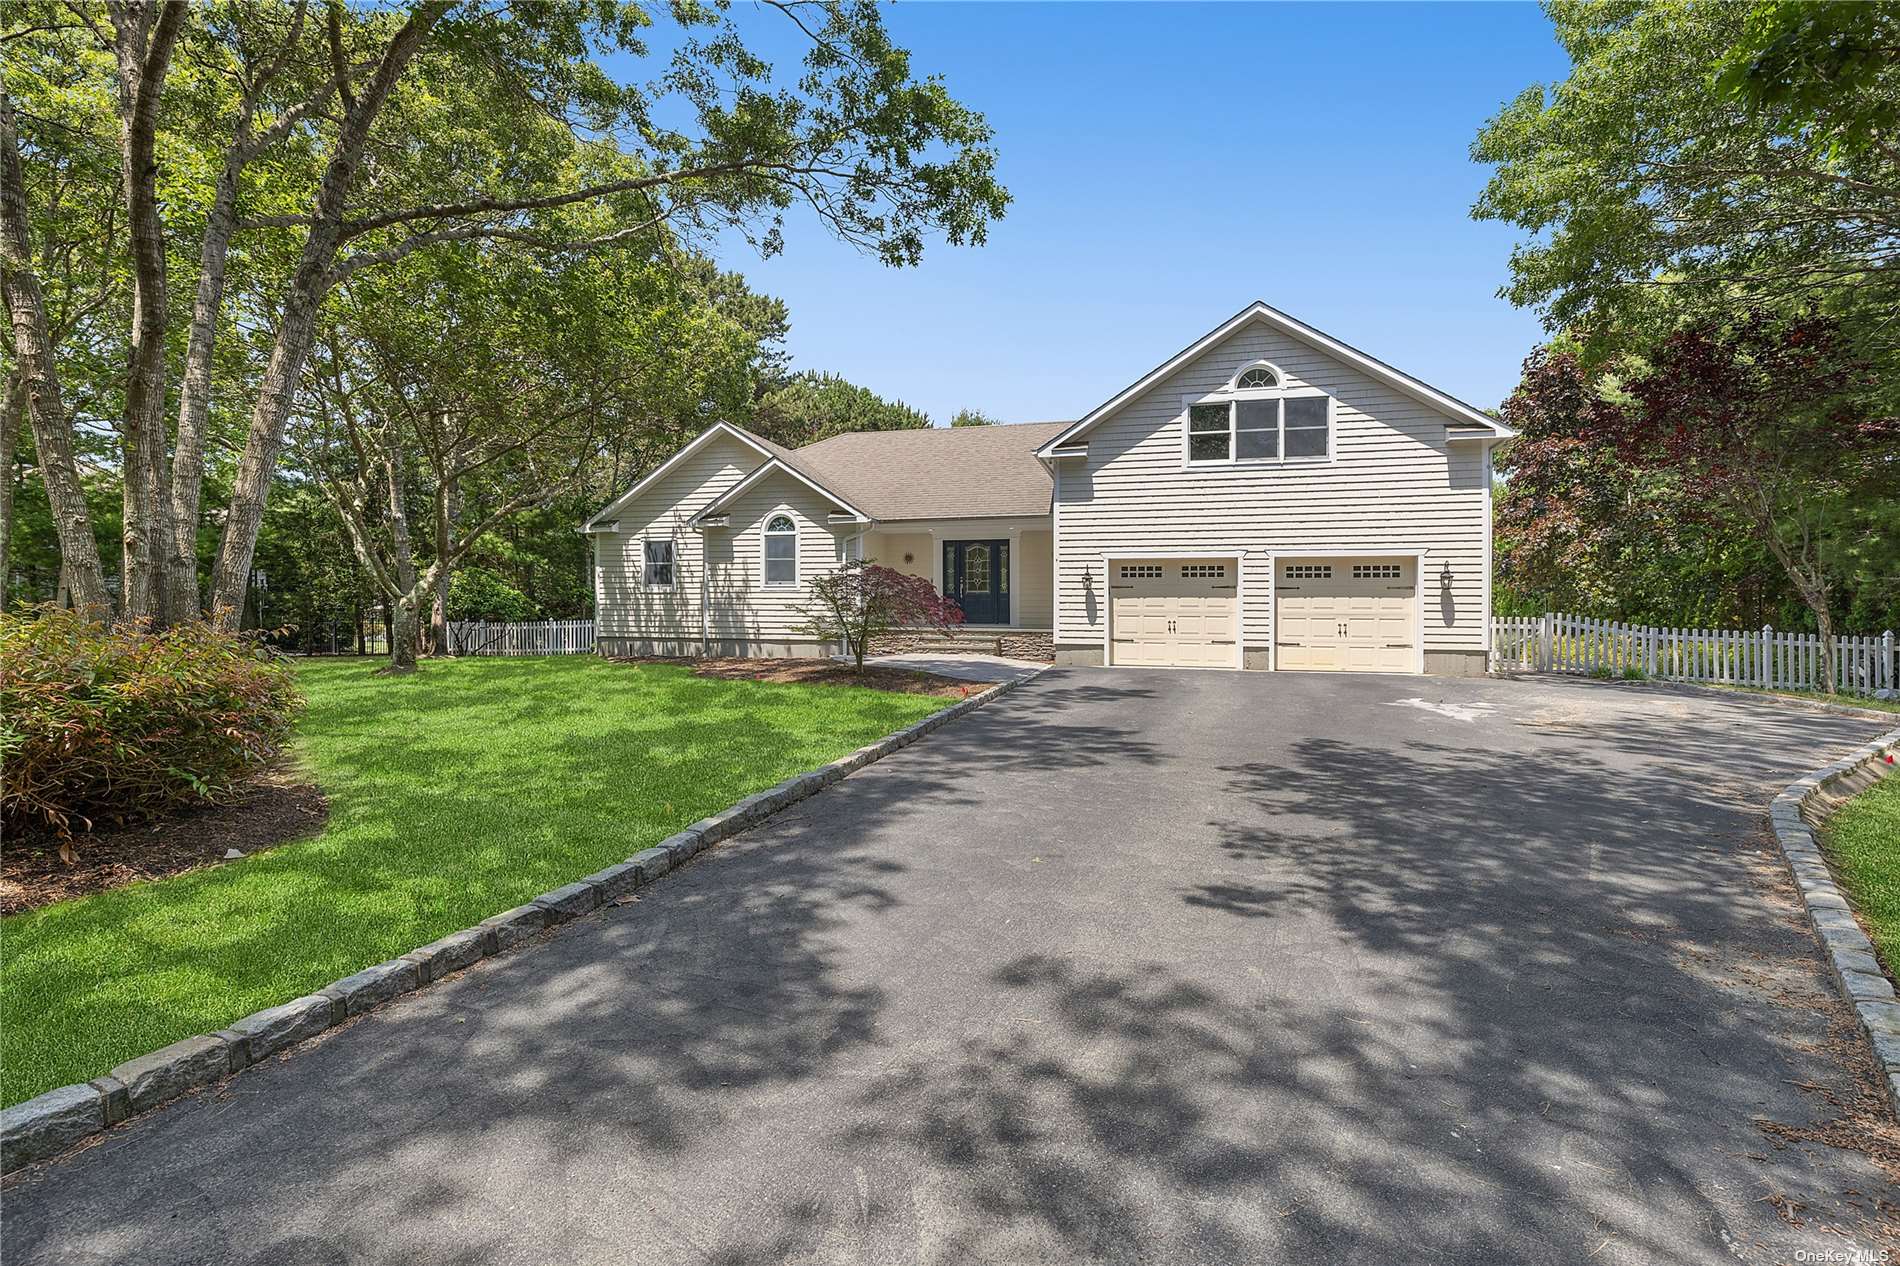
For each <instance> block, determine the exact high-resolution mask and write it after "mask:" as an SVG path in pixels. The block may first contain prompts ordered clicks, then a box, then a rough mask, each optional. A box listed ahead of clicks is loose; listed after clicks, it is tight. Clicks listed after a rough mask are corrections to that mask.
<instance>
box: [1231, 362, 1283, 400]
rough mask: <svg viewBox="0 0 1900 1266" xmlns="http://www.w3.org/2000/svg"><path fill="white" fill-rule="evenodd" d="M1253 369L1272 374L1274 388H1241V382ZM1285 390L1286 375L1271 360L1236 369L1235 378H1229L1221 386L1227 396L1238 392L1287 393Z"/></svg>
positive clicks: (1249, 363) (1250, 363) (1251, 363)
mask: <svg viewBox="0 0 1900 1266" xmlns="http://www.w3.org/2000/svg"><path fill="white" fill-rule="evenodd" d="M1253 369H1264V370H1266V371H1267V372H1268V373H1270V374H1272V375H1273V386H1271V387H1243V386H1241V385H1240V380H1241V379H1242V378H1243V377H1245V376H1246V374H1247V372H1248V371H1249V370H1253ZM1285 390H1286V375H1285V374H1284V373H1282V372H1281V370H1280V367H1279V366H1278V365H1276V364H1274V363H1273V362H1272V361H1270V360H1250V361H1248V362H1247V363H1246V364H1244V365H1242V366H1241V367H1240V368H1239V369H1236V370H1235V371H1234V373H1233V376H1232V377H1231V378H1229V379H1228V380H1227V381H1226V383H1224V384H1223V385H1222V386H1221V391H1222V392H1223V393H1227V394H1231V393H1233V392H1236V391H1285Z"/></svg>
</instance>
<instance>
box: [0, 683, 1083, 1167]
mask: <svg viewBox="0 0 1900 1266" xmlns="http://www.w3.org/2000/svg"><path fill="white" fill-rule="evenodd" d="M1044 671H1045V670H1044V669H1042V668H1035V669H1031V670H1029V671H1028V672H1026V673H1024V674H1023V675H1022V676H1020V677H1017V678H1014V679H1013V680H1010V681H1005V682H999V683H998V684H996V685H995V686H993V687H991V688H990V689H988V690H985V691H983V692H982V693H981V694H977V695H972V696H971V697H969V698H967V699H964V700H962V701H961V702H958V703H955V704H952V705H951V706H949V707H947V708H944V709H942V710H940V711H937V712H933V713H931V714H930V715H929V716H927V717H925V718H924V719H923V720H921V721H917V722H915V723H914V724H911V725H908V726H905V727H904V728H903V729H901V730H898V731H896V732H894V733H892V734H887V735H885V736H884V737H883V738H881V739H879V740H878V741H877V742H875V743H870V744H867V745H865V746H864V747H860V748H859V749H858V750H857V751H855V752H852V753H850V754H849V755H847V756H841V757H839V758H838V759H837V760H834V761H832V762H831V763H830V764H828V765H821V766H819V767H818V768H817V769H813V770H808V771H807V772H805V773H802V774H796V775H794V776H792V777H790V778H787V779H786V780H785V781H784V782H781V783H779V784H778V785H777V786H774V787H768V788H766V789H765V790H764V791H760V792H755V793H754V794H752V795H749V796H747V797H746V798H745V799H743V800H741V801H739V802H738V803H737V804H734V805H732V806H731V807H730V808H728V809H726V810H725V811H724V812H721V813H716V814H714V815H713V816H712V817H710V818H701V819H700V820H699V821H698V822H695V823H693V824H692V825H691V826H689V827H687V828H686V829H685V830H683V831H680V832H678V833H677V834H675V835H671V836H668V837H667V838H666V839H664V840H661V841H660V842H659V843H658V844H656V845H654V846H653V847H652V848H647V849H642V850H641V851H640V852H638V853H635V854H634V855H633V856H632V857H629V858H628V859H627V860H626V861H624V862H620V863H617V864H616V865H613V866H609V867H607V868H606V869H605V870H601V871H597V872H595V873H594V874H592V875H589V876H588V877H587V878H585V879H582V880H579V881H577V882H575V883H571V884H566V885H563V886H562V887H559V888H556V889H554V890H553V891H552V892H545V893H542V894H541V895H540V896H538V897H536V898H534V899H533V900H531V901H529V902H528V903H527V904H525V905H520V906H516V907H515V908H514V909H512V910H505V911H503V912H502V913H500V914H497V915H494V916H492V917H490V918H487V919H483V920H482V921H481V922H480V923H479V924H477V925H476V926H474V927H472V928H464V929H463V930H462V931H460V932H451V933H450V934H449V935H447V936H444V937H441V938H440V939H438V940H435V941H431V942H430V943H429V944H427V945H424V946H422V947H421V948H419V949H415V950H411V951H410V952H409V953H407V954H403V955H401V956H400V957H397V958H393V959H391V960H390V961H388V962H386V963H378V964H376V965H375V966H374V967H366V968H364V969H363V970H362V971H359V972H355V973H353V974H351V975H349V976H345V977H344V978H343V979H342V980H339V981H336V982H334V983H332V984H330V985H328V986H325V987H324V988H322V989H319V990H317V991H316V992H315V993H313V994H309V995H307V996H305V997H302V998H296V999H293V1000H291V1001H289V1002H285V1003H282V1004H280V1005H278V1006H274V1007H270V1008H267V1009H266V1010H263V1011H259V1012H257V1013H256V1014H255V1015H249V1016H246V1017H244V1018H243V1019H242V1020H239V1021H237V1022H236V1023H235V1024H233V1025H232V1026H231V1027H230V1028H228V1029H221V1030H219V1031H218V1032H216V1033H209V1034H203V1035H200V1036H198V1037H187V1038H183V1039H181V1040H179V1041H177V1042H173V1043H172V1044H171V1045H170V1046H166V1047H163V1048H161V1049H159V1050H156V1051H152V1052H150V1053H149V1054H145V1055H141V1056H139V1057H138V1058H136V1059H131V1060H127V1061H126V1062H125V1063H123V1064H120V1065H119V1066H118V1067H117V1068H114V1069H113V1070H112V1071H111V1072H110V1073H108V1074H106V1075H105V1076H103V1077H96V1078H94V1079H93V1080H92V1081H89V1082H86V1083H85V1084H83V1085H76V1086H61V1087H59V1088H58V1089H57V1090H49V1091H47V1092H46V1093H45V1094H43V1095H40V1096H39V1097H38V1098H35V1099H29V1100H27V1101H26V1102H25V1103H18V1104H15V1105H14V1106H12V1107H10V1108H7V1109H5V1110H4V1111H0V1173H11V1172H13V1171H14V1170H16V1169H19V1168H21V1167H22V1166H25V1165H30V1164H32V1163H33V1162H35V1161H39V1160H44V1159H46V1158H47V1157H50V1156H54V1155H57V1154H58V1153H60V1152H63V1151H65V1150H67V1149H68V1148H70V1147H73V1146H75V1145H76V1144H79V1143H82V1142H84V1141H85V1140H86V1139H88V1138H90V1137H92V1136H93V1135H95V1134H98V1133H99V1132H100V1131H102V1130H104V1129H106V1128H107V1127H108V1126H112V1125H116V1124H118V1123H119V1122H120V1121H123V1120H125V1119H126V1118H127V1117H129V1116H131V1115H133V1114H134V1113H138V1112H144V1111H147V1110H148V1109H151V1108H155V1107H158V1106H159V1105H160V1104H163V1103H166V1102H169V1101H170V1100H173V1099H176V1098H178V1097H179V1096H181V1095H184V1094H186V1093H188V1092H190V1091H192V1090H196V1089H197V1088H198V1087H200V1086H206V1085H210V1084H211V1083H213V1082H216V1081H220V1080H222V1079H223V1078H225V1077H227V1076H229V1075H230V1074H232V1073H235V1072H238V1071H239V1070H241V1069H243V1068H245V1067H247V1066H249V1065H251V1064H255V1063H259V1062H261V1061H263V1060H264V1059H267V1058H268V1057H270V1056H271V1055H273V1054H275V1053H277V1052H278V1051H281V1050H284V1049H286V1048H288V1047H291V1046H294V1045H296V1044H297V1043H298V1042H301V1041H304V1040H305V1039H306V1038H311V1037H315V1036H316V1035H317V1034H319V1033H322V1032H324V1031H325V1030H326V1029H329V1028H332V1027H333V1026H335V1025H338V1024H341V1023H343V1021H345V1020H346V1019H348V1018H350V1017H351V1016H354V1015H360V1014H362V1013H363V1012H365V1011H368V1010H370V1009H371V1008H373V1007H376V1006H378V1005H380V1004H381V1003H384V1002H387V1001H389V1000H390V999H391V998H395V997H399V996H400V995H402V994H405V993H409V992H411V991H413V990H416V989H419V988H421V987H422V986H424V985H427V984H429V983H430V982H431V981H434V980H438V979H440V978H442V977H444V976H447V975H448V974H450V973H451V972H456V971H460V970H462V969H463V968H464V967H468V966H470V965H472V964H474V963H475V962H477V961H479V960H480V959H482V958H485V957H488V956H490V955H493V954H500V953H502V952H504V951H506V950H508V949H509V948H511V947H513V946H515V945H517V944H519V943H520V942H522V941H525V940H527V939H528V938H530V937H532V936H534V935H535V934H536V933H539V932H541V931H543V930H544V929H546V928H550V927H553V926H554V925H556V924H559V923H565V922H567V921H568V920H570V919H575V918H579V917H580V916H581V915H584V914H586V913H588V912H589V911H592V910H595V909H597V908H599V907H600V906H602V905H604V904H606V903H607V902H609V901H612V900H614V899H615V898H617V897H620V896H624V895H625V894H626V893H628V892H631V891H633V890H634V889H635V888H639V887H643V886H645V885H646V884H650V883H652V882H653V881H654V880H656V879H658V878H659V877H660V876H661V875H664V874H666V872H667V871H669V870H673V869H675V868H677V867H679V866H681V865H684V864H685V863H686V861H687V860H688V859H690V858H691V857H693V856H694V855H695V854H696V853H699V852H701V851H703V850H705V849H706V848H708V847H710V846H711V845H713V844H716V843H718V842H719V841H720V840H723V839H726V838H727V837H729V836H732V835H737V834H738V833H739V832H741V831H743V830H745V829H747V828H748V827H751V826H755V825H757V824H758V823H760V822H762V821H764V820H765V819H766V818H768V817H770V816H771V815H772V814H774V813H777V812H778V811H779V810H781V809H783V808H786V807H787V806H789V805H792V804H795V803H796V802H798V801H800V800H803V799H805V798H806V797H807V796H810V795H813V794H815V793H817V792H819V791H821V790H823V789H824V788H826V787H829V786H830V785H831V784H832V783H834V782H837V781H839V780H840V779H842V778H844V777H845V776H846V775H848V774H851V773H853V772H855V771H857V770H859V769H862V768H864V767H865V766H866V765H869V764H871V763H872V762H873V761H876V760H879V759H881V758H883V757H885V756H888V755H890V754H891V753H892V752H895V751H897V750H898V749H899V748H903V747H908V746H910V745H911V744H912V743H914V742H916V741H917V740H918V739H920V738H922V737H923V736H924V735H926V734H928V733H930V732H931V731H932V730H935V729H937V728H939V727H940V726H943V725H946V724H948V723H949V722H951V721H954V720H956V719H957V718H958V717H960V716H962V715H963V714H964V713H966V712H969V711H971V710H973V709H975V708H978V707H981V706H982V705H984V704H986V703H989V702H990V701H991V700H993V699H998V698H1001V697H1002V696H1003V695H1006V694H1008V693H1009V692H1010V691H1012V690H1014V689H1015V688H1016V687H1017V686H1020V685H1021V684H1023V683H1024V682H1026V681H1029V680H1031V679H1033V678H1035V677H1037V676H1040V675H1041V674H1042V673H1043V672H1044Z"/></svg>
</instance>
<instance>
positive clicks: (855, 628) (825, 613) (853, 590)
mask: <svg viewBox="0 0 1900 1266" xmlns="http://www.w3.org/2000/svg"><path fill="white" fill-rule="evenodd" d="M808 588H809V589H810V590H811V601H810V602H809V603H808V604H806V605H804V606H801V607H800V608H799V613H800V614H801V615H803V616H804V617H805V624H804V626H803V627H802V628H801V629H800V632H803V633H807V634H809V635H811V636H812V637H815V638H817V639H818V640H819V641H823V642H836V641H842V642H843V643H844V644H845V647H846V648H847V649H848V650H849V651H850V652H851V656H852V658H853V659H854V660H856V662H857V667H858V671H859V672H863V671H864V652H865V648H866V647H868V646H869V645H870V644H871V641H872V639H873V638H876V637H878V636H880V635H881V634H884V633H889V632H890V631H891V630H893V629H935V630H937V631H938V632H942V633H948V632H949V631H950V630H952V629H954V628H955V627H956V626H957V625H959V624H962V623H963V610H962V608H960V607H958V606H957V604H956V603H955V602H952V601H951V600H950V599H948V598H946V597H944V596H943V595H942V594H940V593H938V592H937V591H936V589H935V588H934V587H933V586H932V585H931V583H930V582H929V581H928V580H925V579H924V578H923V577H921V576H908V575H905V574H904V573H903V572H901V571H896V570H893V569H892V568H889V567H881V566H879V565H878V564H876V563H867V562H864V561H862V560H861V559H852V560H851V561H849V562H846V563H844V564H842V565H840V566H839V567H838V569H837V570H836V571H833V572H828V573H826V574H825V575H823V576H819V577H817V578H816V579H814V580H812V581H811V582H810V584H809V586H808Z"/></svg>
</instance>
